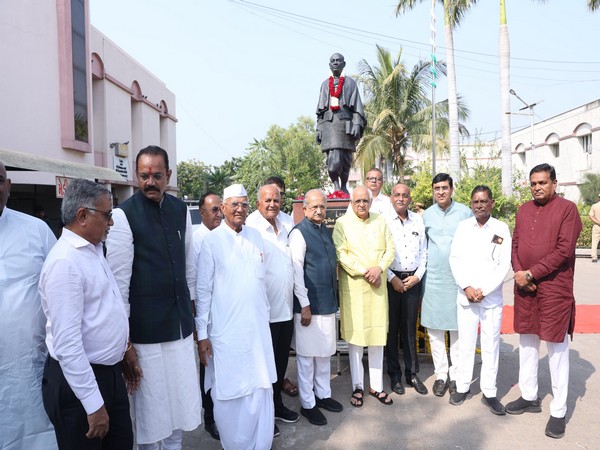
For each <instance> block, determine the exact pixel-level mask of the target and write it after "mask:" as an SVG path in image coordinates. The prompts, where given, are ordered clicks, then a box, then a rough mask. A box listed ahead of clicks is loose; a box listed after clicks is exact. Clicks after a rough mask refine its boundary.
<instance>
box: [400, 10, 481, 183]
mask: <svg viewBox="0 0 600 450" xmlns="http://www.w3.org/2000/svg"><path fill="white" fill-rule="evenodd" d="M397 1H398V4H397V6H396V8H395V9H396V15H399V14H402V13H404V12H406V11H409V10H411V9H413V8H414V7H415V5H416V4H417V3H421V2H422V1H423V0H397ZM439 3H441V4H442V5H443V7H444V40H445V43H446V64H447V71H448V75H447V79H448V116H449V132H450V175H452V178H453V179H455V180H457V181H460V149H459V146H458V135H459V123H458V121H459V106H458V102H459V100H458V91H457V87H456V68H455V64H454V35H453V30H454V29H455V28H456V27H457V26H458V25H459V23H460V20H461V19H462V17H463V16H464V15H465V14H466V13H467V12H468V10H469V8H471V6H472V5H474V4H475V3H476V0H439Z"/></svg>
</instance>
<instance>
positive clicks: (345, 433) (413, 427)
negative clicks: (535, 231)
mask: <svg viewBox="0 0 600 450" xmlns="http://www.w3.org/2000/svg"><path fill="white" fill-rule="evenodd" d="M511 289H512V288H511V283H510V282H508V283H506V285H505V290H504V291H505V303H506V304H512V294H511V292H512V291H511ZM599 291H600V264H593V263H592V262H591V261H590V259H589V258H585V259H583V258H580V259H578V260H577V265H576V275H575V294H576V298H577V302H578V303H580V304H600V300H599V299H598V292H599ZM599 347H600V335H598V334H587V335H582V334H578V335H575V339H574V340H573V342H572V343H571V347H570V348H571V370H570V377H571V381H570V390H569V397H568V408H569V411H568V413H567V432H566V435H565V437H564V438H562V439H560V440H555V439H551V438H548V437H546V436H545V435H544V428H545V426H546V422H547V420H548V416H549V414H550V413H549V410H550V408H549V404H550V401H551V399H552V395H551V392H552V389H551V385H550V373H549V371H548V357H547V354H546V352H545V348H544V346H542V359H541V360H540V375H539V396H540V398H542V413H541V414H523V415H521V416H510V415H506V416H495V415H493V414H491V413H490V412H489V411H488V409H487V408H486V407H484V406H483V404H482V403H481V391H480V390H479V383H478V381H477V380H475V382H474V383H473V385H472V387H471V392H473V393H474V394H475V395H474V397H473V398H471V399H470V400H468V401H466V402H465V403H464V404H463V405H462V406H458V407H457V406H452V405H450V404H449V403H448V396H447V395H446V396H445V397H443V398H438V397H435V396H434V395H432V394H431V393H429V394H428V395H426V396H422V395H419V394H417V393H416V392H415V391H414V390H412V389H407V392H406V394H405V395H402V396H398V395H396V394H392V398H393V399H394V404H393V405H392V406H384V405H382V404H380V403H379V402H377V401H376V400H375V399H374V398H372V397H368V396H367V398H366V400H365V404H364V406H363V407H362V408H354V407H352V406H351V405H350V402H349V399H350V394H351V388H350V371H349V367H348V360H347V357H345V356H342V357H341V374H340V375H338V374H336V373H332V382H331V385H332V389H333V397H334V398H336V399H337V400H339V401H340V402H342V404H343V405H344V408H345V409H344V411H343V412H341V413H339V414H335V413H330V412H327V411H325V412H324V413H325V415H326V417H327V419H328V421H329V423H328V424H327V425H326V426H323V427H317V426H314V425H311V424H310V423H309V422H308V421H307V420H306V419H305V418H304V417H301V418H300V420H299V421H298V422H297V423H295V424H285V423H278V425H279V428H280V430H281V436H280V437H277V438H275V439H274V441H273V449H344V450H349V449H350V450H353V449H368V450H379V449H464V450H467V449H511V450H515V449H528V450H529V449H531V450H536V449H540V450H545V449H570V448H573V449H600V414H599V413H598V405H600V376H598V373H597V368H598V367H600V351H599V350H598V348H599ZM517 350H518V335H503V336H502V338H501V347H500V367H499V374H498V397H499V398H501V400H502V402H503V403H507V402H509V401H512V400H514V399H516V398H518V397H519V395H520V393H519V390H518V387H517V386H516V384H517V381H518V351H517ZM420 358H421V360H420V361H421V372H420V373H419V375H420V377H421V379H422V380H423V381H424V382H425V384H426V385H427V387H428V388H429V390H430V391H431V386H432V384H433V382H434V380H435V377H434V376H433V364H432V362H431V358H430V357H429V356H428V355H422V356H421V357H420ZM480 363H481V361H480V360H479V357H477V359H476V368H475V370H476V374H475V375H476V376H477V372H478V370H479V368H480ZM365 364H366V359H365ZM336 368H337V367H336V364H335V359H334V360H333V361H332V370H336ZM288 375H289V376H290V378H292V379H296V365H295V359H293V358H290V365H289V369H288ZM366 378H368V373H367V375H366ZM365 382H366V383H368V380H365ZM384 383H385V385H384V386H385V388H386V389H389V378H388V377H387V376H385V377H384ZM284 402H285V403H286V405H287V406H288V407H290V408H292V409H294V410H295V411H299V409H300V404H299V401H298V398H297V397H296V398H290V397H287V396H285V395H284ZM184 448H185V449H186V450H191V449H207V450H209V449H220V448H221V446H220V445H219V443H218V442H217V441H215V440H213V439H211V438H210V436H209V435H208V433H206V432H205V431H204V428H203V426H202V425H201V426H200V427H199V428H198V429H197V430H195V431H193V432H189V433H185V436H184Z"/></svg>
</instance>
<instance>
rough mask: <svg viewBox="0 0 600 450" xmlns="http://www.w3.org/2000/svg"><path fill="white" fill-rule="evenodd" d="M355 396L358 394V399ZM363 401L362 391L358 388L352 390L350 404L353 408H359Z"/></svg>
mask: <svg viewBox="0 0 600 450" xmlns="http://www.w3.org/2000/svg"><path fill="white" fill-rule="evenodd" d="M357 394H360V397H359V396H358V395H357ZM363 400H364V398H363V390H362V389H360V388H356V389H354V391H353V392H352V397H350V404H351V405H352V406H354V407H355V408H360V407H361V406H362V405H363Z"/></svg>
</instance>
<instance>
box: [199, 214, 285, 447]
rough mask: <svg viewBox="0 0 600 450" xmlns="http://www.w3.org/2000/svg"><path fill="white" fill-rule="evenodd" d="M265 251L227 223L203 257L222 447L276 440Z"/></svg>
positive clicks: (208, 240)
mask: <svg viewBox="0 0 600 450" xmlns="http://www.w3.org/2000/svg"><path fill="white" fill-rule="evenodd" d="M264 277H265V270H264V246H263V240H262V238H261V236H260V234H259V233H258V231H256V230H254V229H252V228H249V227H246V226H244V227H243V228H242V231H241V232H240V233H236V232H235V231H234V230H232V229H231V228H230V227H229V226H228V225H227V223H226V222H225V221H223V222H222V223H221V225H220V226H219V227H217V228H215V229H214V230H213V231H212V232H211V233H209V234H208V235H207V236H206V237H205V238H204V242H203V243H202V250H201V252H200V257H199V259H198V277H197V295H196V328H197V330H198V339H200V340H201V339H207V338H208V339H209V340H210V343H211V346H212V353H213V356H212V359H211V361H210V362H211V364H209V366H208V367H207V368H206V381H205V389H207V390H208V389H211V388H212V398H213V400H214V403H215V407H214V412H215V421H216V423H217V427H218V428H219V433H220V435H221V444H222V445H223V447H224V448H225V450H229V449H249V448H256V449H268V448H270V446H271V443H272V440H273V427H274V407H273V397H272V395H273V390H272V383H273V382H274V381H275V380H276V378H277V375H276V373H275V362H274V358H273V346H272V343H271V334H270V328H269V302H268V299H267V292H266V285H265V279H264Z"/></svg>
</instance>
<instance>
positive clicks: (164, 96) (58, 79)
mask: <svg viewBox="0 0 600 450" xmlns="http://www.w3.org/2000/svg"><path fill="white" fill-rule="evenodd" d="M85 6H86V10H87V11H88V13H87V14H86V23H87V50H86V52H87V53H86V54H87V55H88V56H89V57H88V58H87V64H88V68H87V69H88V70H87V71H88V91H89V92H88V103H89V108H88V115H89V116H88V128H89V144H86V145H83V146H80V148H77V147H78V146H77V145H75V149H74V147H73V146H72V145H69V144H68V142H67V141H66V140H65V136H64V134H65V133H64V127H63V128H61V126H63V122H64V121H61V114H62V117H64V115H65V111H64V102H63V105H62V106H61V92H62V93H64V92H65V79H67V80H68V77H69V76H70V75H69V71H70V70H71V69H72V68H71V66H69V67H67V68H66V69H67V70H65V66H64V55H65V54H70V53H69V52H70V49H69V48H67V51H65V49H64V46H65V39H64V38H63V37H64V35H65V34H69V33H70V28H68V29H67V27H66V26H65V24H67V25H69V24H70V19H69V18H70V0H55V1H42V2H40V1H39V0H3V1H1V2H0V17H1V18H2V19H1V20H0V61H2V75H1V79H2V82H1V83H0V98H1V99H2V102H3V105H2V106H3V107H2V108H0V147H2V148H5V149H8V150H14V151H19V152H25V153H29V154H34V155H42V156H46V157H51V158H56V159H60V160H64V161H70V162H77V163H83V164H88V165H96V166H101V167H108V168H113V163H114V161H113V160H114V155H115V149H114V148H111V144H114V143H121V144H123V143H126V142H128V150H129V154H128V158H127V159H128V163H129V177H128V179H127V180H123V183H112V189H113V191H114V192H115V193H116V195H117V196H118V197H119V199H120V200H121V201H122V200H124V199H125V198H127V197H129V196H130V195H131V194H133V192H134V187H135V186H136V184H137V183H136V181H135V177H134V171H135V167H134V165H135V157H136V155H137V152H138V151H139V150H140V149H141V148H143V147H145V146H147V145H160V146H161V147H163V148H165V150H167V152H168V154H169V159H170V163H171V164H170V165H171V168H172V169H173V176H172V177H171V182H170V190H171V191H172V193H175V191H176V186H177V175H176V161H177V154H176V138H175V136H176V128H175V127H176V122H177V119H176V117H175V95H174V94H173V93H172V92H171V91H169V89H168V88H167V87H166V86H165V84H164V83H163V82H162V81H160V80H159V79H158V78H157V77H155V76H154V75H153V74H152V73H150V72H149V71H148V70H146V69H145V68H144V67H143V66H141V65H140V64H139V63H138V62H137V61H135V60H134V59H133V58H132V57H131V56H129V55H128V54H127V53H125V52H124V51H123V50H122V49H121V48H119V47H118V46H117V45H116V44H115V43H113V42H112V41H110V40H109V39H108V38H107V37H106V36H104V35H103V34H102V33H101V32H100V31H98V30H96V29H95V28H94V27H92V26H90V25H89V4H88V0H85ZM68 45H69V44H68V43H67V46H68ZM61 46H62V47H61ZM61 61H62V62H61ZM92 61H93V62H92ZM65 74H66V76H65ZM67 84H68V82H67ZM70 89H72V87H71V88H70ZM67 90H68V89H67ZM71 114H72V113H71ZM71 117H72V115H71ZM71 120H72V119H71ZM55 175H56V174H51V173H40V172H16V171H11V173H10V177H11V179H12V181H13V191H14V193H15V195H18V193H19V192H23V193H24V195H29V194H28V192H35V189H31V186H36V185H37V186H41V185H47V186H53V185H54V184H55ZM28 186H29V187H28ZM42 191H43V192H44V193H45V194H44V195H48V192H52V190H48V189H44V190H41V189H40V190H39V192H42ZM32 195H35V194H32ZM38 197H39V195H38ZM34 200H35V198H34ZM42 200H43V199H42ZM32 201H33V200H32ZM42 203H43V201H42ZM46 203H47V204H52V203H53V202H52V201H51V199H46ZM26 212H28V211H26Z"/></svg>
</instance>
